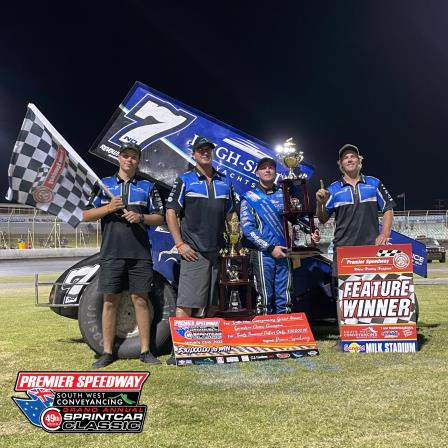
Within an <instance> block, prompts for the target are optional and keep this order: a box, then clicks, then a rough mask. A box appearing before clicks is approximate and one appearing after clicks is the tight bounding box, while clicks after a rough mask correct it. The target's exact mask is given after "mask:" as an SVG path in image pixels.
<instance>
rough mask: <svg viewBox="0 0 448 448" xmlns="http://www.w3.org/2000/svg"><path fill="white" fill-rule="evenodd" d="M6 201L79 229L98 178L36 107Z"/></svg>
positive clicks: (17, 150) (22, 136)
mask: <svg viewBox="0 0 448 448" xmlns="http://www.w3.org/2000/svg"><path fill="white" fill-rule="evenodd" d="M8 180H9V189H8V194H7V196H6V198H7V199H8V200H10V201H13V202H18V203H20V204H28V205H31V206H33V207H36V208H38V209H40V210H43V211H45V212H48V213H50V214H51V215H54V216H57V217H58V218H60V219H61V220H62V221H64V222H66V223H68V224H70V225H71V226H73V227H76V226H77V225H78V224H79V223H80V222H81V221H82V211H83V209H84V206H85V204H86V203H87V201H88V199H89V197H90V194H91V192H92V189H93V187H94V184H95V183H96V182H98V181H99V179H98V176H96V174H95V173H94V172H93V171H92V170H91V169H90V168H89V166H88V165H87V164H86V163H85V162H84V161H83V160H82V159H81V157H80V156H79V155H78V154H77V153H76V152H75V151H74V150H73V148H72V147H71V146H70V145H69V144H68V143H67V142H66V141H65V139H64V138H63V137H62V136H61V135H60V134H59V133H58V132H57V131H56V129H54V128H53V126H52V125H51V124H50V123H49V122H48V120H47V119H46V118H45V117H44V116H43V115H42V113H41V112H40V111H39V109H37V107H36V106H34V104H28V109H27V112H26V115H25V119H24V121H23V124H22V128H21V130H20V133H19V137H18V138H17V142H16V144H15V146H14V151H13V153H12V156H11V162H10V165H9V169H8Z"/></svg>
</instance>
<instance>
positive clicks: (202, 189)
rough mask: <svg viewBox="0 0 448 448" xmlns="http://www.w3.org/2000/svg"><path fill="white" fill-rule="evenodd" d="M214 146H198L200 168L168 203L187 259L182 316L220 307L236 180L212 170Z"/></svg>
mask: <svg viewBox="0 0 448 448" xmlns="http://www.w3.org/2000/svg"><path fill="white" fill-rule="evenodd" d="M214 147H215V145H214V143H213V142H212V141H211V140H209V139H208V138H206V137H201V136H200V137H197V138H196V139H195V140H194V141H193V154H192V156H193V159H194V160H195V161H196V166H195V168H194V169H193V170H191V171H188V172H186V173H184V174H182V175H181V176H180V177H178V178H177V179H176V181H175V183H174V186H173V189H172V191H171V194H170V196H169V198H168V201H167V206H166V208H167V211H166V222H167V224H168V228H169V230H170V232H171V234H172V236H173V239H174V243H175V244H176V247H177V250H178V251H179V254H180V255H181V257H182V259H181V263H180V277H179V288H178V293H177V307H176V316H177V317H188V316H191V315H192V312H193V310H195V309H196V310H199V314H202V311H203V310H205V309H207V308H210V307H211V308H213V307H214V306H216V305H217V278H218V251H219V249H220V248H222V247H223V245H224V241H223V232H224V226H225V220H226V219H230V218H231V217H232V216H234V215H235V213H234V208H235V197H234V193H233V187H232V184H231V182H230V179H229V178H228V177H227V176H226V175H224V174H222V173H219V172H218V171H216V170H215V169H214V168H213V166H212V160H213V149H214ZM178 218H179V219H180V225H179V222H178Z"/></svg>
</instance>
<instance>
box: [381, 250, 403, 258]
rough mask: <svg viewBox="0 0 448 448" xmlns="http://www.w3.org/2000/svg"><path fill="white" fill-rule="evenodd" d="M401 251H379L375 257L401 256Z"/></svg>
mask: <svg viewBox="0 0 448 448" xmlns="http://www.w3.org/2000/svg"><path fill="white" fill-rule="evenodd" d="M401 252H402V251H401V250H399V249H380V250H379V251H378V252H377V253H376V256H377V257H393V256H395V255H397V254H401Z"/></svg>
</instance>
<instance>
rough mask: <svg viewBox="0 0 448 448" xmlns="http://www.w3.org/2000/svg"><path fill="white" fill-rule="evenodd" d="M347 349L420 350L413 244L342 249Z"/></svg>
mask: <svg viewBox="0 0 448 448" xmlns="http://www.w3.org/2000/svg"><path fill="white" fill-rule="evenodd" d="M337 259H338V273H339V280H338V282H339V283H338V288H339V301H338V306H339V324H340V333H341V334H340V336H341V342H342V344H341V345H342V351H343V352H352V353H353V352H362V353H369V352H415V351H417V329H416V320H417V307H416V301H415V293H414V284H413V277H412V247H411V245H410V244H393V245H387V246H353V247H352V246H348V247H339V248H338V249H337Z"/></svg>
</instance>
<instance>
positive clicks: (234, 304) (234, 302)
mask: <svg viewBox="0 0 448 448" xmlns="http://www.w3.org/2000/svg"><path fill="white" fill-rule="evenodd" d="M229 305H230V306H229V308H230V310H231V311H239V310H241V299H240V294H239V292H238V291H237V290H235V289H234V290H233V291H232V292H231V293H230V300H229Z"/></svg>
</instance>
